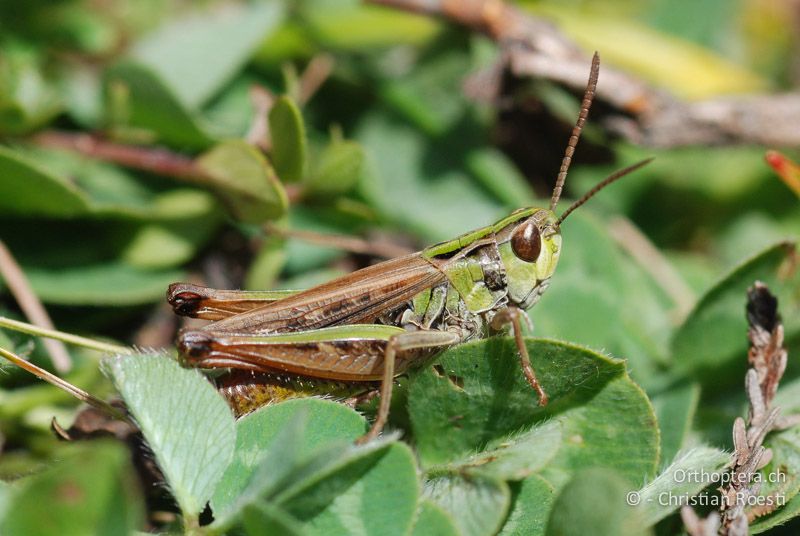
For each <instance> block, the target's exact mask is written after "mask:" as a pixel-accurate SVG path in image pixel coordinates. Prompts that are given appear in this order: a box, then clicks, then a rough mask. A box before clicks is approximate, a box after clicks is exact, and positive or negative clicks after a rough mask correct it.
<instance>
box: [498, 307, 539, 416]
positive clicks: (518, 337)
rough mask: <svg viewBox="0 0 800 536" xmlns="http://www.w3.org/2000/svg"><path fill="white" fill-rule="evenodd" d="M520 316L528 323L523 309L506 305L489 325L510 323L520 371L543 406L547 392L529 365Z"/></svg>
mask: <svg viewBox="0 0 800 536" xmlns="http://www.w3.org/2000/svg"><path fill="white" fill-rule="evenodd" d="M520 318H525V319H526V320H527V322H528V323H529V325H530V319H528V318H527V315H526V314H525V311H523V310H522V309H519V308H518V307H506V308H505V309H503V310H501V311H500V312H498V313H497V314H496V315H495V316H494V318H492V323H491V326H492V329H500V328H502V326H504V325H506V324H511V329H512V331H513V332H514V342H515V343H516V345H517V351H518V352H519V363H520V365H521V366H522V373H523V374H525V379H526V380H528V383H529V384H530V386H531V387H532V388H533V390H534V391H536V394H537V395H538V396H539V405H540V406H545V405H547V401H548V398H547V393H545V392H544V389H543V388H542V385H541V384H540V383H539V380H538V378H536V373H535V372H534V371H533V366H531V357H530V355H529V354H528V347H527V346H526V345H525V339H524V338H523V337H522V322H521V320H520Z"/></svg>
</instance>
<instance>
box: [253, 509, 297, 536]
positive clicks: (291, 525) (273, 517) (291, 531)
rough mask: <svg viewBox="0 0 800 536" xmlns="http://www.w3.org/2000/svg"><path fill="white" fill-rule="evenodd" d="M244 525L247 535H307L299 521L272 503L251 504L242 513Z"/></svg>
mask: <svg viewBox="0 0 800 536" xmlns="http://www.w3.org/2000/svg"><path fill="white" fill-rule="evenodd" d="M242 524H243V525H244V530H245V531H246V532H247V534H250V535H251V536H261V535H262V534H282V535H286V536H302V535H304V534H306V532H305V531H304V530H303V526H302V525H301V524H300V522H299V521H297V520H296V519H294V518H293V517H292V516H290V515H289V514H287V513H286V512H284V511H283V510H282V509H281V508H279V507H277V506H275V505H274V504H270V503H259V504H249V505H247V506H246V507H245V508H244V510H243V511H242Z"/></svg>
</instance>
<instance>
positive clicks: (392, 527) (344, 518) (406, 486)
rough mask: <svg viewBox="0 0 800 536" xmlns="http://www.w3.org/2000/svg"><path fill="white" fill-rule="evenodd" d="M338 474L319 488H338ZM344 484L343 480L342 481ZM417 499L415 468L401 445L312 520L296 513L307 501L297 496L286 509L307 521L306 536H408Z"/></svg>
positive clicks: (409, 454)
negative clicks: (350, 535) (356, 533)
mask: <svg viewBox="0 0 800 536" xmlns="http://www.w3.org/2000/svg"><path fill="white" fill-rule="evenodd" d="M344 478H345V477H344V476H343V475H342V474H341V472H340V473H338V474H335V475H333V476H332V477H329V478H328V479H326V480H325V481H322V482H320V483H319V484H318V486H321V487H323V488H324V487H327V486H337V484H336V483H334V482H332V480H333V479H337V480H343V479H344ZM343 481H344V480H343ZM418 497H419V482H418V480H417V471H416V464H415V463H414V455H413V454H412V452H411V450H410V449H409V448H408V447H407V446H405V445H403V444H402V443H393V444H391V445H390V446H389V447H388V449H387V450H386V453H385V454H384V455H383V456H381V458H380V459H379V460H378V462H377V463H376V464H375V465H374V466H372V467H371V468H370V469H369V470H368V471H367V472H366V473H364V474H363V475H362V476H361V477H359V478H358V480H357V481H355V483H353V485H351V486H349V487H348V488H346V489H344V490H343V492H341V493H338V494H336V496H335V497H334V498H333V500H332V501H331V502H330V503H329V504H327V505H326V506H325V508H324V509H323V510H322V511H321V512H319V513H318V514H316V515H314V516H313V517H311V518H306V516H305V515H303V514H300V513H299V512H300V511H302V510H305V508H306V507H305V506H304V507H303V508H302V510H298V507H297V504H298V503H300V504H302V503H304V502H306V501H307V500H308V499H307V498H306V497H305V496H300V495H298V496H297V498H296V499H293V500H290V501H289V503H288V504H287V508H288V509H289V510H290V511H294V512H297V513H298V514H299V517H300V518H301V519H308V522H307V524H306V531H307V533H308V534H319V535H320V536H324V535H327V534H345V533H347V532H349V531H351V530H352V529H353V527H354V526H358V527H359V528H360V532H361V534H366V535H370V534H373V535H375V536H381V535H384V534H385V535H391V534H396V535H398V536H399V535H403V534H408V532H409V530H410V529H411V526H412V523H413V522H414V514H415V511H416V506H417V499H418Z"/></svg>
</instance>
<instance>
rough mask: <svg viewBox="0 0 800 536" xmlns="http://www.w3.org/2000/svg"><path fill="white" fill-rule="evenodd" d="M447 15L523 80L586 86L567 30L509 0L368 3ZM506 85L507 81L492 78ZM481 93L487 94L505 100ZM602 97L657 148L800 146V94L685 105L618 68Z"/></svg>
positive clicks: (627, 130) (616, 117)
mask: <svg viewBox="0 0 800 536" xmlns="http://www.w3.org/2000/svg"><path fill="white" fill-rule="evenodd" d="M367 1H368V2H370V3H373V4H379V5H384V6H388V7H393V8H397V9H403V10H406V11H411V12H415V13H422V14H427V15H431V16H439V17H443V18H445V19H447V20H451V21H453V22H456V23H458V24H461V25H463V26H466V27H468V28H470V29H472V30H474V31H478V32H481V33H484V34H486V35H487V36H489V37H490V38H492V39H493V40H495V41H496V42H497V43H498V45H499V46H500V48H501V54H500V56H501V58H502V63H503V65H504V66H505V67H506V68H507V69H508V70H509V71H510V72H511V73H512V74H513V75H515V76H517V77H521V78H524V77H534V78H544V79H548V80H551V81H554V82H557V83H560V84H563V85H565V86H567V87H569V88H571V89H573V90H575V91H580V90H581V89H582V88H583V84H584V80H585V79H586V72H587V66H588V65H589V57H588V56H587V55H586V54H585V53H584V52H583V51H581V50H580V49H579V48H578V47H577V46H576V45H575V44H574V43H573V42H572V41H571V40H570V39H568V38H567V37H566V36H565V35H564V34H563V33H562V32H561V31H560V30H558V29H557V28H556V27H555V26H554V25H552V24H550V23H549V22H547V21H544V20H542V19H539V18H537V17H534V16H532V15H530V14H528V13H526V12H524V11H522V10H520V9H517V8H515V7H513V6H511V5H509V4H507V3H505V2H503V1H502V0H424V1H423V0H367ZM491 79H493V80H495V81H499V80H500V77H491ZM499 93H500V92H499V91H481V92H480V94H481V95H495V96H497V95H499ZM596 98H597V99H598V100H602V101H604V102H605V103H606V104H608V105H610V106H611V108H612V111H611V112H610V113H608V115H606V116H605V117H604V118H601V119H599V121H601V122H602V123H603V124H604V125H605V126H606V128H608V129H609V130H611V131H612V132H614V133H616V134H618V135H621V136H623V137H625V138H627V139H628V140H630V141H633V142H634V143H638V144H641V145H647V146H651V147H678V146H686V145H698V144H702V145H729V144H744V143H756V144H762V145H773V146H797V145H800V129H798V128H797V125H798V124H800V94H798V93H787V94H782V95H757V96H747V97H735V98H718V99H710V100H706V101H700V102H691V103H690V102H684V101H681V100H679V99H677V98H675V97H674V96H672V95H671V94H669V93H668V92H666V91H663V90H661V89H658V88H655V87H653V86H651V85H650V84H648V83H646V82H644V81H642V80H640V79H638V78H636V77H634V76H632V75H630V74H628V73H625V72H622V71H620V70H617V69H614V68H613V67H608V66H606V67H603V72H602V74H601V77H600V81H599V83H598V86H597V94H596Z"/></svg>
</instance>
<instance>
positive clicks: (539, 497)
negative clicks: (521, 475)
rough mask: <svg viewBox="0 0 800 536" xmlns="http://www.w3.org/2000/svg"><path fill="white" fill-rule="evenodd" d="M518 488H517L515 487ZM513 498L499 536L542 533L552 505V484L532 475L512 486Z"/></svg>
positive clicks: (527, 535)
mask: <svg viewBox="0 0 800 536" xmlns="http://www.w3.org/2000/svg"><path fill="white" fill-rule="evenodd" d="M515 488H518V489H515ZM512 491H513V492H514V499H513V502H512V507H511V512H510V513H509V514H508V519H506V522H505V524H504V525H503V530H501V531H500V536H512V535H519V536H534V535H542V534H544V531H545V527H546V525H547V516H548V514H549V513H550V508H551V506H552V505H553V499H554V490H553V486H552V485H551V484H550V483H549V482H548V481H547V480H545V479H544V478H542V477H540V476H538V475H532V476H529V477H528V478H526V479H525V480H523V481H522V482H520V484H519V486H514V487H513V488H512Z"/></svg>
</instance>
